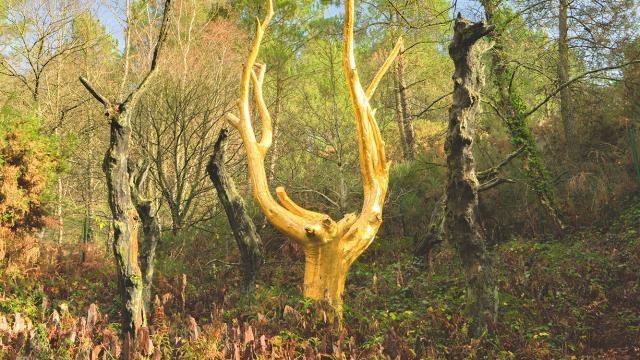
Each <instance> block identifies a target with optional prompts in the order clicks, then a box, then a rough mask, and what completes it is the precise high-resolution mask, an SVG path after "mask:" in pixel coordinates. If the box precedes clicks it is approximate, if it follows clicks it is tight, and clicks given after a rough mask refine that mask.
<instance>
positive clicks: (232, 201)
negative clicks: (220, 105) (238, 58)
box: [207, 129, 263, 303]
mask: <svg viewBox="0 0 640 360" xmlns="http://www.w3.org/2000/svg"><path fill="white" fill-rule="evenodd" d="M227 137H228V132H227V129H222V130H221V131H220V135H218V140H217V141H216V143H215V145H214V149H213V154H212V155H211V158H210V160H209V164H208V165H207V173H208V174H209V177H210V178H211V182H213V185H214V186H215V187H216V191H217V193H218V198H219V199H220V202H221V203H222V206H223V207H224V210H225V212H226V214H227V219H228V220H229V225H230V226H231V230H232V232H233V236H234V238H235V240H236V244H237V245H238V250H240V260H241V263H242V278H243V284H242V300H243V302H244V301H247V302H249V303H250V302H251V301H252V300H253V290H254V289H255V283H256V278H257V276H258V272H259V270H260V266H261V265H262V262H263V258H262V251H261V247H262V240H261V239H260V236H259V235H258V232H257V231H256V226H255V224H254V223H253V220H252V219H251V217H250V216H249V214H248V213H247V210H246V205H245V203H244V200H243V199H242V196H241V195H240V194H239V193H238V190H237V189H236V185H235V182H234V181H233V178H232V177H231V175H230V174H229V173H228V171H227V168H226V165H225V161H226V154H225V153H226V149H227Z"/></svg>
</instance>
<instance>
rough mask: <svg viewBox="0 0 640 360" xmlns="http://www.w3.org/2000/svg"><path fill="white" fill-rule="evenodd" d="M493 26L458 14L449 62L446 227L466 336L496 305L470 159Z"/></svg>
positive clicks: (482, 328) (482, 325)
mask: <svg viewBox="0 0 640 360" xmlns="http://www.w3.org/2000/svg"><path fill="white" fill-rule="evenodd" d="M494 28H495V27H494V26H486V25H485V24H484V23H482V22H480V23H472V22H470V21H468V20H466V19H464V18H463V17H462V15H460V14H458V17H457V19H456V22H455V25H454V35H453V41H452V42H451V44H450V45H449V55H450V57H451V58H452V59H453V62H454V65H455V72H454V75H453V82H454V92H453V104H452V105H451V108H450V109H449V125H448V130H447V139H446V142H445V150H446V153H447V167H448V174H447V194H446V196H447V204H446V215H445V228H446V231H447V235H448V238H449V240H450V242H451V244H452V245H453V246H454V248H455V249H456V251H457V253H458V256H459V257H460V259H461V261H462V266H463V268H464V272H465V276H466V283H467V284H466V288H467V299H466V302H467V304H466V313H467V316H468V317H469V318H470V320H471V325H470V333H471V334H472V335H473V336H481V335H482V334H483V333H485V332H486V330H487V321H491V320H492V319H493V318H494V312H495V306H496V304H497V302H496V299H495V296H494V287H495V281H494V278H493V271H492V265H491V260H490V257H489V254H488V253H487V251H486V248H485V241H484V238H483V236H482V232H481V228H480V225H479V223H478V220H477V217H478V186H479V183H478V179H477V176H476V168H475V160H474V157H473V136H474V127H475V115H476V113H477V112H478V111H479V109H480V90H481V88H482V87H483V86H484V76H483V66H482V63H481V62H480V56H481V53H482V51H483V50H482V49H481V48H480V47H479V46H476V44H477V41H478V40H480V39H481V38H483V37H484V36H486V35H487V34H489V33H490V32H491V31H492V30H493V29H494Z"/></svg>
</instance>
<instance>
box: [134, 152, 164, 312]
mask: <svg viewBox="0 0 640 360" xmlns="http://www.w3.org/2000/svg"><path fill="white" fill-rule="evenodd" d="M148 169H149V167H148V165H147V164H146V163H144V164H135V165H134V164H129V181H130V184H129V186H130V187H131V200H132V201H133V205H134V206H135V208H136V211H137V212H138V216H139V218H140V222H141V223H142V243H141V246H140V253H139V255H138V262H139V264H140V273H141V275H142V305H143V307H144V313H145V314H146V316H147V317H148V316H149V314H151V299H153V294H152V288H153V273H154V270H155V257H156V249H157V247H158V243H159V242H160V224H159V223H158V219H157V217H156V214H157V209H156V207H155V206H154V205H153V202H152V201H151V200H148V199H146V198H145V197H144V196H142V190H141V187H142V184H143V183H144V181H145V179H146V176H147V173H148Z"/></svg>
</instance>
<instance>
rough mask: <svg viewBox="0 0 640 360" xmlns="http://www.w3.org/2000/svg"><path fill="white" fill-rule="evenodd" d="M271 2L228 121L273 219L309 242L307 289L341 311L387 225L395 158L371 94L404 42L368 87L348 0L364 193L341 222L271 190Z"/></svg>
mask: <svg viewBox="0 0 640 360" xmlns="http://www.w3.org/2000/svg"><path fill="white" fill-rule="evenodd" d="M266 3H267V15H266V17H265V19H264V21H262V22H261V21H257V26H256V35H255V38H254V40H253V44H252V46H251V50H250V52H249V55H248V57H247V61H246V62H245V66H244V69H243V72H242V80H241V86H240V97H239V101H238V104H239V115H238V116H236V115H234V114H230V113H229V114H227V121H228V122H229V123H230V124H231V125H232V126H233V127H235V128H236V130H238V132H239V133H240V136H241V138H242V142H243V144H244V148H245V151H246V154H247V165H248V170H249V180H250V183H251V188H252V191H253V196H254V198H255V200H256V202H257V203H258V205H259V206H260V208H261V210H262V212H263V214H264V215H265V216H266V217H267V219H268V220H269V222H270V223H271V224H272V225H273V226H275V227H276V228H277V229H278V230H280V231H281V232H282V233H284V234H286V235H288V236H289V237H290V238H292V239H293V240H295V241H296V242H298V243H299V244H300V245H301V246H302V247H303V249H304V252H305V258H306V263H305V275H304V295H305V296H307V297H310V298H312V299H315V300H322V299H328V300H330V301H331V302H332V303H333V305H334V306H335V307H336V309H337V310H340V309H341V306H342V294H343V290H344V283H345V279H346V276H347V271H348V269H349V266H350V265H351V264H352V263H353V262H354V261H355V260H356V259H357V258H358V256H360V254H362V252H363V251H364V250H365V249H366V248H367V247H368V246H369V245H370V244H371V242H372V241H373V239H374V237H375V235H376V233H377V231H378V228H379V227H380V225H381V224H382V207H383V204H384V198H385V196H386V192H387V187H388V183H389V166H390V164H389V162H387V159H386V155H385V149H384V142H383V141H382V135H381V134H380V128H379V127H378V124H377V122H376V121H375V116H374V115H375V110H374V109H373V108H372V107H371V102H370V99H371V98H372V96H373V94H374V92H375V89H376V88H377V86H378V84H379V83H380V80H381V79H382V77H383V76H384V74H385V73H386V72H387V71H388V70H389V68H390V67H391V65H392V64H393V61H394V59H395V57H396V56H397V55H398V53H399V52H400V47H401V45H402V41H401V40H399V41H398V43H397V44H396V46H395V47H394V49H393V50H392V51H391V53H390V54H389V56H388V57H387V59H386V60H385V62H384V63H383V65H382V66H381V68H380V69H379V70H378V71H377V72H376V74H375V76H374V77H373V80H371V83H370V84H369V86H368V87H367V88H366V90H365V88H364V87H363V86H362V83H361V82H360V78H359V76H358V72H357V70H356V64H355V54H354V47H353V33H354V25H353V20H354V13H355V3H354V1H353V0H345V25H344V32H343V37H344V38H343V47H342V65H343V71H344V74H345V80H346V82H347V86H348V88H349V96H350V98H351V104H352V106H353V109H354V117H355V121H356V138H357V141H358V153H359V165H360V174H361V176H362V178H363V181H362V183H363V193H364V194H363V195H364V200H363V205H362V210H361V212H360V214H359V215H356V214H347V215H345V216H344V217H343V218H342V219H341V220H339V221H335V220H333V219H332V218H331V217H330V216H329V215H327V214H323V213H319V212H315V211H311V210H307V209H305V208H303V207H301V206H300V205H298V204H296V203H295V202H293V200H291V198H289V196H288V195H287V193H286V192H285V190H284V188H282V187H279V188H276V194H277V197H278V200H279V202H277V201H276V199H275V198H274V197H273V195H272V194H271V191H270V190H269V183H268V177H267V174H266V171H265V164H264V160H265V156H266V155H267V151H268V150H269V148H270V147H271V146H272V140H273V131H272V123H271V115H270V114H269V110H268V108H267V105H266V102H265V100H264V97H263V93H262V85H263V83H264V76H265V72H266V65H264V64H261V65H258V66H257V67H256V66H255V65H256V59H257V57H258V52H259V49H260V43H261V41H262V38H263V36H264V33H265V31H266V29H267V26H268V25H269V22H270V21H271V19H272V17H273V14H274V12H273V1H272V0H267V1H266ZM251 84H253V94H254V97H255V101H256V109H257V111H258V112H259V114H260V118H261V120H262V135H261V138H260V140H258V139H257V138H256V135H255V133H254V131H253V125H252V121H251V107H250V105H249V95H250V85H251ZM338 315H340V312H339V311H338Z"/></svg>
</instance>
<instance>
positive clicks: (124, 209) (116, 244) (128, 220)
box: [80, 0, 171, 344]
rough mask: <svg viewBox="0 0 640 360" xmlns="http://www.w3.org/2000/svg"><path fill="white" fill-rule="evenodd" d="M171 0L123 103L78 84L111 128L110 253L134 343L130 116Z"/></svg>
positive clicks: (138, 308)
mask: <svg viewBox="0 0 640 360" xmlns="http://www.w3.org/2000/svg"><path fill="white" fill-rule="evenodd" d="M170 10H171V0H165V6H164V14H163V16H162V24H161V26H160V33H159V35H158V42H157V43H156V46H155V49H154V51H153V57H152V59H151V67H150V69H149V72H148V73H147V74H146V75H145V76H144V77H143V79H142V81H141V82H140V83H139V84H138V86H137V87H136V88H135V89H134V90H133V91H132V92H131V93H129V95H128V96H126V98H125V99H124V100H123V101H117V102H116V101H109V100H108V99H107V98H106V97H104V96H103V95H102V94H100V92H98V91H97V90H96V88H94V87H93V85H91V83H90V82H89V81H88V80H87V79H85V78H84V77H80V82H81V83H82V85H83V86H84V87H85V89H87V91H88V92H89V93H90V94H91V95H92V96H93V97H94V98H95V99H96V100H97V101H98V102H99V103H100V104H102V106H104V110H105V112H104V114H105V117H106V119H107V120H108V121H109V125H110V139H109V149H108V150H107V153H106V155H105V158H104V162H103V170H104V172H105V175H106V178H107V193H108V201H109V207H110V208H111V215H112V217H113V254H114V257H115V260H116V268H117V273H118V288H119V290H120V298H121V301H122V305H123V307H124V308H123V311H122V331H123V333H124V335H125V338H128V339H132V341H133V344H135V343H136V335H137V331H138V329H139V328H140V327H142V326H145V325H146V315H145V311H144V306H143V291H142V289H143V281H144V280H143V277H142V270H141V269H140V265H139V263H138V227H139V226H138V220H139V218H138V212H137V210H136V208H135V206H134V204H133V200H132V197H131V186H130V179H129V169H128V165H129V164H128V163H129V145H130V143H131V115H130V111H131V109H133V108H134V107H135V105H136V103H137V101H138V99H139V98H140V96H141V95H142V93H144V91H145V90H146V88H147V86H148V84H149V82H150V81H151V79H153V78H154V77H155V75H157V73H158V62H159V56H158V55H159V54H160V52H161V49H162V47H163V44H164V42H165V39H166V37H167V31H168V27H169V19H170V13H171V11H170Z"/></svg>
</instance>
